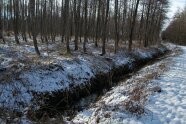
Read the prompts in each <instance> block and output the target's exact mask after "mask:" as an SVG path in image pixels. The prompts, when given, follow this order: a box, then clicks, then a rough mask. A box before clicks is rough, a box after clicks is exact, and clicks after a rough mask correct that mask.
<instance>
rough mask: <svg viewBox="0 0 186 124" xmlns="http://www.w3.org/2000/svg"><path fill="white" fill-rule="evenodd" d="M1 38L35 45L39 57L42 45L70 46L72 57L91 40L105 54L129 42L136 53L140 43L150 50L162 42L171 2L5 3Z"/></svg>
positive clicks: (72, 0) (9, 0)
mask: <svg viewBox="0 0 186 124" xmlns="http://www.w3.org/2000/svg"><path fill="white" fill-rule="evenodd" d="M1 3H2V4H1V6H0V13H1V16H0V17H1V18H0V36H1V39H3V42H4V43H6V40H5V38H4V35H12V34H13V35H14V36H15V42H16V44H20V38H21V39H22V40H23V41H25V42H27V41H28V37H29V38H32V39H33V45H34V47H35V51H36V53H37V54H38V55H40V51H39V49H38V42H42V43H46V44H47V43H48V42H49V41H53V42H55V39H56V37H60V38H61V42H65V44H66V45H65V46H66V51H67V52H68V53H70V51H71V49H70V47H69V43H70V42H73V43H74V48H73V49H72V50H78V48H79V45H78V44H79V42H80V43H81V42H82V43H83V52H86V49H87V47H86V45H87V44H88V42H89V40H92V41H93V42H94V43H95V47H97V46H98V45H100V46H101V47H102V53H101V54H102V55H104V54H105V52H106V51H105V47H106V44H107V41H108V40H110V39H112V40H114V51H115V53H116V52H117V49H118V47H119V43H120V42H122V43H126V42H128V48H129V49H132V45H133V42H134V41H136V42H138V44H140V45H141V46H144V47H147V46H149V45H150V44H156V43H157V42H159V41H160V37H159V36H160V32H161V30H162V26H163V24H164V20H165V19H166V11H167V8H168V1H167V0H61V1H60V0H30V1H29V0H1Z"/></svg>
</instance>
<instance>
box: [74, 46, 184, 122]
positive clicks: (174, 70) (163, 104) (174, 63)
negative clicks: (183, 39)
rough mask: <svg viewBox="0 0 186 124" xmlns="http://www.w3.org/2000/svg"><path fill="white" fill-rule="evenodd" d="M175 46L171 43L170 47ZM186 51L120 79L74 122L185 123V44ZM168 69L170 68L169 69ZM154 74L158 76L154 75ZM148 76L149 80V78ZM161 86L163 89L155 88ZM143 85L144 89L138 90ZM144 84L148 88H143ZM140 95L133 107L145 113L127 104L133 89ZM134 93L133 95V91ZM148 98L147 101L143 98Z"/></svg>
mask: <svg viewBox="0 0 186 124" xmlns="http://www.w3.org/2000/svg"><path fill="white" fill-rule="evenodd" d="M171 47H172V46H171ZM181 49H182V50H183V53H180V54H178V53H176V54H174V53H173V54H171V55H170V56H167V57H166V59H163V60H161V61H159V62H156V63H155V64H153V65H150V66H147V67H145V68H143V69H142V70H140V71H139V72H137V73H136V74H135V75H134V76H132V78H131V79H128V80H127V81H124V82H121V85H120V86H118V87H114V88H113V89H112V90H111V91H109V92H108V93H106V94H105V95H104V96H103V97H102V98H101V99H100V100H99V101H98V102H96V103H95V104H92V105H91V106H90V108H88V109H86V110H83V111H82V112H79V113H78V114H77V115H76V117H75V118H74V119H73V122H75V123H90V124H96V123H103V124H185V123H186V112H185V111H186V64H185V62H186V47H181ZM167 68H168V71H167V70H166V69H167ZM152 75H155V76H152ZM148 78H149V80H148ZM156 86H160V87H161V90H162V92H161V93H157V92H154V91H153V90H152V89H153V87H156ZM135 87H140V88H141V91H140V92H139V91H137V90H135ZM144 87H145V88H144ZM131 91H137V94H141V95H140V98H139V100H134V99H132V100H133V101H134V103H136V104H133V107H139V108H137V109H140V108H144V110H145V111H144V113H143V114H142V115H138V114H132V113H131V112H129V111H130V109H128V108H127V107H128V106H126V103H127V101H128V100H129V99H131V98H133V97H131V95H132V96H135V95H133V94H134V92H131ZM131 93H132V94H131ZM144 99H145V100H144Z"/></svg>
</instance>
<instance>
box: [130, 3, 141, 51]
mask: <svg viewBox="0 0 186 124" xmlns="http://www.w3.org/2000/svg"><path fill="white" fill-rule="evenodd" d="M139 1H140V0H137V2H136V7H135V11H134V15H133V20H132V25H131V30H130V34H129V50H130V51H131V50H132V40H133V33H134V28H135V23H136V16H137V12H138V6H139Z"/></svg>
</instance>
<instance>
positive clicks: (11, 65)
mask: <svg viewBox="0 0 186 124" xmlns="http://www.w3.org/2000/svg"><path fill="white" fill-rule="evenodd" d="M9 40H10V41H9V42H7V43H6V44H0V89H1V90H0V116H4V115H2V114H5V116H6V117H9V115H6V113H8V112H7V111H6V110H11V111H16V112H17V111H20V112H23V110H25V108H26V109H28V107H29V108H33V109H34V110H35V108H36V109H38V108H37V107H38V104H39V105H40V104H43V102H45V100H46V101H47V100H48V99H47V98H45V97H44V96H45V94H50V95H51V96H53V95H55V93H56V92H58V91H71V90H72V89H73V88H74V89H75V88H76V87H80V88H81V87H84V86H85V85H88V83H89V81H90V79H91V78H94V77H95V75H96V74H100V73H103V74H104V73H108V72H109V71H110V70H111V69H113V68H117V67H120V66H123V65H126V66H128V67H131V68H133V67H134V65H132V64H131V63H132V62H134V61H135V59H136V57H139V58H141V59H145V58H152V57H153V55H155V54H157V53H158V54H159V53H163V52H164V51H165V50H166V48H165V47H163V46H162V45H160V46H154V47H153V48H152V47H151V48H143V49H142V48H141V49H139V48H135V49H134V51H133V52H132V53H131V52H128V51H127V50H126V48H124V47H123V48H120V49H119V51H118V53H117V54H113V51H109V47H110V46H112V44H113V43H114V42H113V43H112V42H111V43H110V44H109V45H108V47H107V54H106V55H105V56H100V55H99V53H100V51H101V47H98V48H95V47H94V46H93V42H92V43H91V41H90V42H89V44H88V45H87V49H88V52H87V53H82V52H81V49H80V50H79V51H72V54H71V55H68V54H65V51H64V50H65V44H61V42H60V41H56V42H55V43H52V42H50V43H49V46H48V47H47V46H46V44H44V43H40V42H39V45H38V46H39V49H40V51H41V53H42V55H41V57H38V56H36V54H35V51H34V48H33V44H32V41H30V40H29V42H27V43H25V42H23V41H21V45H16V44H15V43H13V41H14V40H13V39H11V37H10V39H9ZM72 46H73V45H72V44H71V47H72ZM80 46H82V44H80ZM62 50H63V51H62ZM108 59H109V60H111V61H108ZM40 95H41V97H39V98H38V96H40ZM64 100H65V99H64ZM2 111H5V112H2ZM6 117H5V118H6Z"/></svg>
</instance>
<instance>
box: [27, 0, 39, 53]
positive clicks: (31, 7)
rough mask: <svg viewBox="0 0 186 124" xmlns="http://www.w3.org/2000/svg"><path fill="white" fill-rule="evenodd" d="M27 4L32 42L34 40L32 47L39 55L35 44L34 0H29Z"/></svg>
mask: <svg viewBox="0 0 186 124" xmlns="http://www.w3.org/2000/svg"><path fill="white" fill-rule="evenodd" d="M29 5H30V18H31V25H32V26H31V33H32V37H33V42H34V48H35V51H36V53H37V55H39V56H40V52H39V49H38V46H37V38H36V37H37V34H36V32H37V31H36V17H35V0H29Z"/></svg>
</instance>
